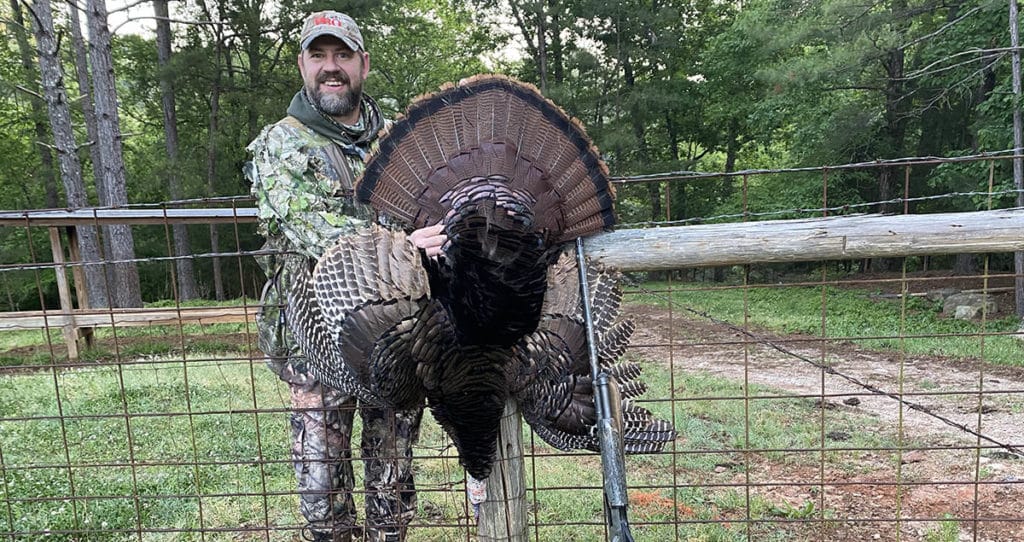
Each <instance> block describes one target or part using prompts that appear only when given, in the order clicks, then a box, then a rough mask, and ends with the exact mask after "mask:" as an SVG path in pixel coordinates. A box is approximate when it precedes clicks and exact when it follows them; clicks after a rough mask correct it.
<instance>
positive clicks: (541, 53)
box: [537, 2, 548, 93]
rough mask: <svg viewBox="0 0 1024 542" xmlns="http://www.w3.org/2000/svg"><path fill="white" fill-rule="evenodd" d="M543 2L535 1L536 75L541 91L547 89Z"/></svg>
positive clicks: (545, 29) (545, 32) (546, 53)
mask: <svg viewBox="0 0 1024 542" xmlns="http://www.w3.org/2000/svg"><path fill="white" fill-rule="evenodd" d="M546 17H547V16H546V15H545V14H544V3H543V2H537V77H538V78H539V81H540V91H541V93H546V92H547V90H548V40H547V21H546V20H545V19H546Z"/></svg>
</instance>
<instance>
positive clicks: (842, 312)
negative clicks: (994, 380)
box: [626, 283, 1024, 366]
mask: <svg viewBox="0 0 1024 542" xmlns="http://www.w3.org/2000/svg"><path fill="white" fill-rule="evenodd" d="M669 288H671V290H672V291H671V293H663V292H664V291H666V290H668V289H669ZM626 299H627V301H628V302H632V303H643V304H653V305H656V306H660V307H667V306H668V305H669V304H670V303H671V304H672V305H673V307H674V309H675V310H676V311H679V310H680V309H692V310H694V311H698V312H703V313H706V314H709V315H711V316H712V317H713V318H715V319H717V320H721V321H726V322H729V323H732V324H734V325H740V326H741V325H743V323H744V315H745V314H746V316H747V318H748V322H749V324H750V325H752V326H755V327H758V328H762V329H767V330H770V331H773V332H778V333H801V334H807V335H814V336H822V335H823V334H824V336H826V337H829V338H835V339H841V340H850V341H851V342H853V343H855V344H857V345H859V346H861V347H864V348H869V349H878V350H900V349H902V350H903V351H905V352H906V353H908V354H921V355H939V356H949V357H953V358H961V359H963V358H970V359H979V360H984V361H986V362H990V363H994V364H1001V365H1017V366H1019V365H1024V347H1022V344H1021V341H1019V340H1017V339H1015V338H1013V337H1011V336H1008V335H993V334H996V333H1008V332H1013V331H1015V330H1016V329H1017V326H1018V325H1019V324H1020V320H1019V318H1016V317H1013V316H1007V317H1004V318H1000V319H991V320H988V321H986V322H984V323H982V322H978V321H965V320H956V319H952V318H945V317H942V316H941V306H940V305H937V304H936V303H933V302H930V301H927V300H925V299H923V298H908V299H907V300H906V306H905V308H904V305H903V302H902V301H900V300H890V299H882V300H879V299H873V298H871V294H870V292H868V291H865V290H852V289H842V288H836V287H832V286H826V287H809V286H782V285H773V286H772V287H771V288H749V289H744V288H742V287H725V288H717V289H706V288H704V287H702V286H700V285H697V284H695V283H673V284H671V285H670V284H668V283H648V284H645V285H644V288H643V290H639V291H634V292H632V294H631V295H627V296H626ZM744 304H746V309H744ZM823 305H824V314H825V325H824V327H823V326H822V313H823V309H822V307H823ZM683 316H684V317H693V318H702V317H700V316H696V315H694V314H687V313H684V314H683ZM982 332H986V333H988V334H989V335H987V336H984V337H981V336H979V335H978V334H980V333H982ZM901 337H903V338H901Z"/></svg>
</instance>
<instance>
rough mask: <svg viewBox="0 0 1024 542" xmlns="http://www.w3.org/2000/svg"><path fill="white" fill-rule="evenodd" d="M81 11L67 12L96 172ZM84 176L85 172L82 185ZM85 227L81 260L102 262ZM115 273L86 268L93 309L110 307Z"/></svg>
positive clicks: (93, 121) (93, 117) (73, 8)
mask: <svg viewBox="0 0 1024 542" xmlns="http://www.w3.org/2000/svg"><path fill="white" fill-rule="evenodd" d="M79 9H81V8H80V7H79V6H78V4H76V3H74V2H69V3H68V10H69V12H70V13H71V39H72V45H73V47H74V49H75V76H76V79H77V80H78V93H79V102H80V103H81V105H82V114H83V116H84V117H85V131H86V136H87V137H88V138H89V140H88V141H87V147H88V149H89V158H90V159H91V160H92V170H93V172H95V171H96V168H97V167H98V164H100V158H99V148H98V145H96V140H97V139H98V138H99V135H98V134H97V133H96V110H95V109H93V107H92V84H91V83H90V82H89V59H88V56H89V55H88V49H87V48H86V45H85V40H84V39H83V38H82V24H81V20H80V19H79V16H78V10H79ZM84 176H85V175H84V173H83V182H84ZM93 178H95V179H98V178H99V177H98V176H97V175H95V174H93ZM96 192H97V193H100V192H102V187H101V186H99V185H98V184H97V185H96ZM85 227H88V226H80V227H79V228H78V230H77V233H78V236H79V253H80V254H81V256H82V260H83V261H97V262H98V261H103V260H104V258H103V250H102V248H103V246H102V243H101V240H100V239H99V233H98V231H97V230H96V228H94V227H88V230H89V234H87V235H88V236H91V237H93V238H96V239H97V241H96V242H95V243H94V246H90V247H86V246H84V245H83V244H82V241H81V239H82V235H83V234H82V230H83V228H85ZM113 270H114V269H113V267H111V266H109V265H105V264H103V265H98V264H97V265H88V266H86V268H85V282H86V284H87V285H88V286H87V290H88V292H89V303H90V305H91V306H92V307H97V308H98V307H106V306H111V301H110V294H109V292H108V289H109V285H111V284H114V282H113V280H114V276H113Z"/></svg>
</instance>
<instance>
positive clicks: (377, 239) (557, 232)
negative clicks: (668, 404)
mask: <svg viewBox="0 0 1024 542" xmlns="http://www.w3.org/2000/svg"><path fill="white" fill-rule="evenodd" d="M356 197H357V198H358V199H360V200H361V201H364V202H369V203H370V204H371V205H372V206H373V207H374V209H376V210H377V212H378V213H379V214H380V215H381V217H382V222H383V223H388V224H401V225H403V226H404V227H406V228H407V229H408V230H411V229H415V228H422V227H425V226H431V225H434V224H439V223H440V224H443V225H444V231H445V233H446V235H447V237H448V240H447V242H446V243H445V245H444V247H443V253H442V254H441V256H440V257H438V258H429V257H427V256H426V255H425V254H423V253H421V252H420V251H419V250H418V249H416V248H415V247H414V246H413V245H412V244H411V243H409V242H408V241H407V240H406V237H405V233H404V232H402V231H392V230H390V229H388V228H385V227H383V226H379V225H373V224H366V225H362V226H358V227H356V228H355V231H354V232H353V234H351V235H348V236H345V237H343V238H342V239H341V240H339V242H338V243H337V244H336V245H335V246H334V247H332V248H331V249H330V250H328V251H327V252H326V253H325V254H324V255H323V257H321V259H320V260H319V261H318V262H315V265H314V262H310V265H309V266H308V268H307V269H305V270H304V271H306V272H305V273H302V274H301V276H300V277H299V278H298V279H297V280H296V281H295V282H294V286H293V289H292V290H291V292H290V293H289V297H288V308H287V311H288V313H287V319H288V324H289V326H291V328H292V330H293V331H294V334H295V337H296V340H297V341H298V343H299V346H300V347H301V348H302V350H303V352H304V353H305V354H306V357H307V359H308V361H309V371H310V373H312V374H313V375H314V376H315V377H316V378H317V379H319V380H320V381H321V382H323V383H325V384H327V385H329V386H332V387H334V388H336V389H338V390H340V391H342V392H345V393H351V394H352V395H355V396H357V397H359V398H360V399H361V400H363V401H366V402H369V403H372V404H378V405H382V406H389V407H394V408H399V409H404V408H410V407H413V406H416V405H418V404H420V402H421V401H423V400H424V399H425V400H426V401H427V404H428V405H429V407H430V410H431V412H432V413H433V415H434V417H435V418H436V419H437V421H438V422H439V423H440V424H441V426H442V427H443V428H444V430H445V431H446V432H447V433H448V435H449V436H450V437H451V438H452V440H453V441H454V443H455V446H456V448H457V449H458V451H459V457H460V463H461V464H462V465H463V466H464V467H465V468H466V470H467V471H469V473H470V474H471V475H472V476H473V477H474V478H476V479H478V480H483V479H485V478H486V477H487V476H488V475H489V474H490V472H491V466H492V464H493V463H494V455H495V446H496V443H497V437H498V429H499V420H500V417H501V414H502V411H503V408H504V405H505V402H506V400H507V399H509V398H510V397H513V398H515V399H516V400H518V401H519V403H520V405H521V408H522V411H523V416H524V418H525V419H526V421H527V422H528V423H529V424H530V426H531V427H532V428H533V430H534V431H536V433H537V434H538V435H539V436H540V437H541V438H543V439H544V440H545V441H547V442H548V443H549V444H551V445H552V446H555V447H556V448H559V449H563V450H568V449H590V450H597V449H598V441H597V438H596V436H595V435H594V431H593V430H594V425H595V423H596V421H597V420H596V412H595V407H594V400H593V388H592V381H591V375H590V365H589V358H588V350H587V344H586V327H585V324H584V321H583V315H582V312H583V310H582V300H581V298H580V293H579V279H578V276H577V269H576V262H575V260H574V259H573V258H572V257H571V254H567V253H566V250H563V247H564V246H571V243H567V241H571V240H573V239H575V238H576V237H579V236H584V235H589V234H592V233H596V232H599V231H602V230H604V229H607V228H610V227H611V226H612V224H613V223H614V214H613V212H612V200H613V197H614V193H613V189H612V186H611V184H610V183H609V182H608V173H607V168H606V167H605V165H604V163H603V162H602V161H601V160H600V158H599V156H598V154H597V150H596V149H595V148H594V147H593V146H592V145H591V143H590V140H589V139H588V138H587V136H586V134H585V133H584V132H583V129H582V127H581V126H580V125H579V123H577V122H576V121H575V120H573V119H570V118H569V117H568V116H566V115H565V113H563V112H562V110H561V109H559V108H558V107H557V106H555V105H554V104H552V103H551V102H549V101H547V100H546V99H545V98H543V97H542V96H541V95H540V93H539V92H538V91H537V90H536V89H535V88H534V87H532V86H529V85H526V84H523V83H520V82H517V81H514V80H511V79H509V78H506V77H502V76H478V77H475V78H472V79H470V80H467V81H464V82H462V83H460V84H459V85H457V86H450V87H448V88H446V89H443V90H442V91H441V92H439V93H437V94H434V95H431V96H427V97H424V98H421V99H419V100H417V101H416V102H415V103H414V104H413V105H412V106H411V107H410V108H409V110H408V112H407V114H406V116H405V117H404V118H402V119H400V120H399V121H398V122H397V123H396V124H395V125H394V126H393V127H392V129H391V130H390V132H389V134H387V136H385V137H384V138H383V139H382V141H381V146H380V150H379V152H378V153H377V154H376V155H375V156H374V158H372V159H371V160H370V162H369V163H368V164H367V167H366V171H365V172H364V174H363V176H362V178H361V179H360V180H359V182H358V184H357V188H356ZM588 283H590V285H591V288H590V292H591V294H590V295H591V297H592V299H591V303H592V307H593V313H594V320H595V322H594V325H595V330H596V342H597V344H596V345H595V346H596V347H597V352H598V355H599V362H600V364H601V366H602V368H603V369H604V370H606V371H607V372H608V373H610V374H611V375H613V376H614V377H615V379H616V381H617V382H618V384H619V388H620V396H621V398H622V401H623V405H622V406H623V408H622V411H623V420H622V422H623V430H622V433H623V439H624V442H625V448H626V451H627V452H653V451H658V450H661V449H662V448H663V447H664V445H665V443H666V442H668V441H671V440H672V439H673V438H675V431H674V429H673V428H672V426H671V424H670V423H669V422H667V421H663V420H658V419H655V418H654V417H653V416H652V415H651V413H650V412H649V411H647V410H646V409H644V408H642V407H640V406H638V405H636V404H634V403H633V402H632V399H633V398H634V397H636V396H637V395H639V394H641V393H643V392H644V391H645V386H644V384H643V382H641V381H640V380H638V377H639V374H640V370H639V367H638V366H637V365H635V364H632V363H620V362H619V357H620V356H621V355H622V353H623V352H624V350H625V348H626V346H627V344H628V341H629V336H630V334H631V333H632V331H633V325H632V323H631V322H628V321H619V319H618V313H619V304H620V301H621V295H620V293H619V290H618V288H617V281H616V277H615V276H614V275H613V274H611V273H608V272H603V271H601V270H598V269H596V268H595V269H591V273H590V277H589V279H588Z"/></svg>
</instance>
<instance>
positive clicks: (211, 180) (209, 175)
mask: <svg viewBox="0 0 1024 542" xmlns="http://www.w3.org/2000/svg"><path fill="white" fill-rule="evenodd" d="M200 6H202V8H203V12H204V13H205V14H206V19H207V20H209V21H212V20H213V18H212V17H211V16H210V12H209V10H208V9H207V8H206V3H205V2H200ZM218 20H221V18H220V17H218ZM223 58H224V33H223V27H222V26H221V25H220V24H218V25H216V26H215V27H214V53H213V70H214V71H213V79H212V81H211V82H210V123H209V127H208V128H207V138H206V139H207V144H206V195H207V197H211V198H212V197H215V196H216V195H217V184H216V182H217V134H218V132H219V130H220V87H221V73H222V72H221V65H220V63H221V60H222V59H223ZM210 250H211V252H213V253H214V254H219V253H220V231H219V230H218V229H217V225H216V224H210ZM212 263H213V290H214V295H215V296H216V298H217V300H218V301H223V300H224V299H225V298H226V297H227V296H225V294H224V274H223V272H222V270H221V261H220V258H218V257H216V256H214V257H213V260H212Z"/></svg>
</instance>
